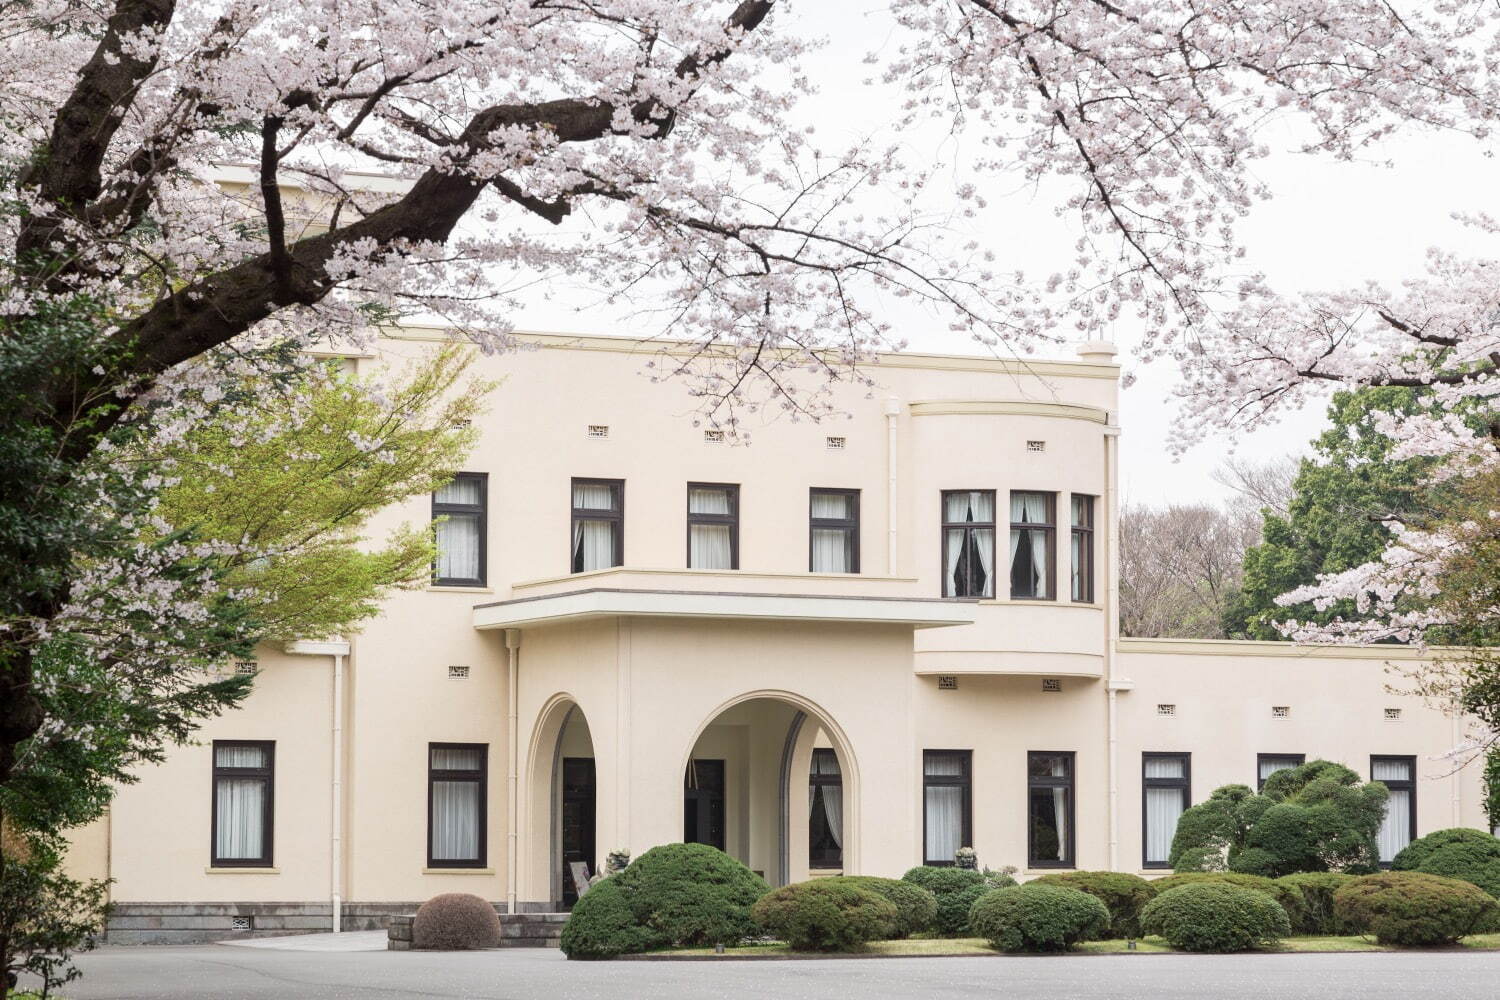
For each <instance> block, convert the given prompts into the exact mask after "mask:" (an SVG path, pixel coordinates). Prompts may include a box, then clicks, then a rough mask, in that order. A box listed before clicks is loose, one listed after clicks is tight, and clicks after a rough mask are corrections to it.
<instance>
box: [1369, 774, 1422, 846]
mask: <svg viewBox="0 0 1500 1000" xmlns="http://www.w3.org/2000/svg"><path fill="white" fill-rule="evenodd" d="M1370 780H1371V781H1380V782H1384V783H1385V787H1386V790H1387V791H1388V792H1390V797H1389V798H1387V799H1386V800H1385V819H1384V820H1382V821H1381V823H1380V830H1379V832H1377V833H1376V834H1375V845H1376V847H1378V848H1379V849H1380V863H1381V865H1383V866H1387V867H1388V866H1389V865H1390V863H1391V862H1392V861H1393V860H1395V857H1396V855H1397V854H1398V853H1399V852H1400V851H1401V850H1402V849H1403V848H1405V847H1406V845H1407V844H1410V843H1411V842H1412V838H1413V837H1415V836H1416V833H1417V758H1415V757H1371V758H1370Z"/></svg>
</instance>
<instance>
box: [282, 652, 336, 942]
mask: <svg viewBox="0 0 1500 1000" xmlns="http://www.w3.org/2000/svg"><path fill="white" fill-rule="evenodd" d="M285 649H286V651H287V652H288V653H291V654H292V655H294V656H327V657H330V658H331V660H332V662H333V711H332V718H331V719H330V720H329V726H328V743H329V760H330V764H329V795H328V800H329V817H328V818H329V825H328V903H329V909H330V910H331V911H332V921H331V929H332V931H333V932H334V933H335V934H337V933H339V932H340V931H342V930H343V929H344V926H343V925H344V660H345V658H346V657H347V656H348V655H349V650H350V645H349V643H348V642H346V641H345V640H343V639H296V640H294V641H292V642H289V643H287V644H286V646H285Z"/></svg>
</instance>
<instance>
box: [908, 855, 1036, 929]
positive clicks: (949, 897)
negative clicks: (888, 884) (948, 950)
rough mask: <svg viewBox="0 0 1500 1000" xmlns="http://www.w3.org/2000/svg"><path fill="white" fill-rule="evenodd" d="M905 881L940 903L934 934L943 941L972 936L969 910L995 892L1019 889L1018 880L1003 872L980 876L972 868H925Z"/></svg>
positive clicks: (935, 914)
mask: <svg viewBox="0 0 1500 1000" xmlns="http://www.w3.org/2000/svg"><path fill="white" fill-rule="evenodd" d="M901 881H903V882H910V883H912V884H913V885H917V886H921V887H922V888H923V889H926V890H927V891H928V892H930V893H932V895H933V896H934V897H935V898H936V899H937V910H936V912H935V913H934V914H933V918H932V930H933V932H934V933H936V934H938V935H940V936H942V937H963V936H965V935H967V934H968V933H969V908H970V907H972V906H973V905H974V901H975V900H976V899H978V898H979V897H980V896H983V895H984V894H985V893H986V892H989V891H990V890H991V889H999V888H1004V887H1005V884H1006V883H1009V884H1010V885H1015V884H1016V882H1015V879H1013V878H1011V877H1010V876H1009V875H1006V874H1003V873H1001V872H979V871H975V870H974V869H972V868H939V867H937V866H934V865H923V866H922V867H919V868H913V869H911V870H910V871H908V872H907V873H906V874H905V875H902V876H901Z"/></svg>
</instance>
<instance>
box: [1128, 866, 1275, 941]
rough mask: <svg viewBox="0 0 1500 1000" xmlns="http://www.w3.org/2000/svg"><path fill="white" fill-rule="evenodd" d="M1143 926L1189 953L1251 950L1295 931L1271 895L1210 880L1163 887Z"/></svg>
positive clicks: (1149, 906) (1147, 910)
mask: <svg viewBox="0 0 1500 1000" xmlns="http://www.w3.org/2000/svg"><path fill="white" fill-rule="evenodd" d="M1141 927H1142V929H1143V930H1145V932H1146V933H1147V934H1160V935H1161V936H1162V937H1164V938H1166V939H1167V943H1168V944H1170V945H1171V946H1172V947H1173V948H1180V949H1182V950H1183V951H1247V950H1249V949H1251V948H1258V947H1263V946H1266V945H1274V944H1275V943H1276V942H1278V941H1280V940H1281V939H1282V938H1284V937H1286V936H1287V935H1288V934H1290V933H1291V932H1292V924H1291V921H1290V920H1288V919H1287V915H1286V910H1285V909H1283V908H1282V907H1281V905H1280V904H1279V903H1277V902H1276V900H1275V899H1273V898H1272V897H1271V896H1269V895H1268V894H1266V893H1264V892H1261V891H1259V890H1258V889H1246V888H1244V887H1242V886H1238V885H1233V884H1231V883H1229V882H1214V881H1208V880H1201V881H1197V882H1188V883H1184V884H1181V885H1178V886H1176V887H1175V888H1171V889H1165V890H1163V891H1162V892H1161V894H1160V895H1158V896H1157V897H1156V898H1155V899H1153V900H1152V901H1151V902H1149V903H1147V904H1146V906H1145V908H1144V909H1142V910H1141Z"/></svg>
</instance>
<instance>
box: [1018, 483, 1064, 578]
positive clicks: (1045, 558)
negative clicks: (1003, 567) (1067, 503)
mask: <svg viewBox="0 0 1500 1000" xmlns="http://www.w3.org/2000/svg"><path fill="white" fill-rule="evenodd" d="M1055 499H1056V496H1055V495H1054V494H1052V493H1012V494H1011V495H1010V596H1011V598H1012V599H1013V600H1038V601H1050V600H1052V594H1053V590H1052V580H1053V574H1052V532H1053V530H1054V528H1055V524H1056V522H1054V521H1053V510H1054V507H1055V504H1054V502H1053V501H1054V500H1055Z"/></svg>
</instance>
